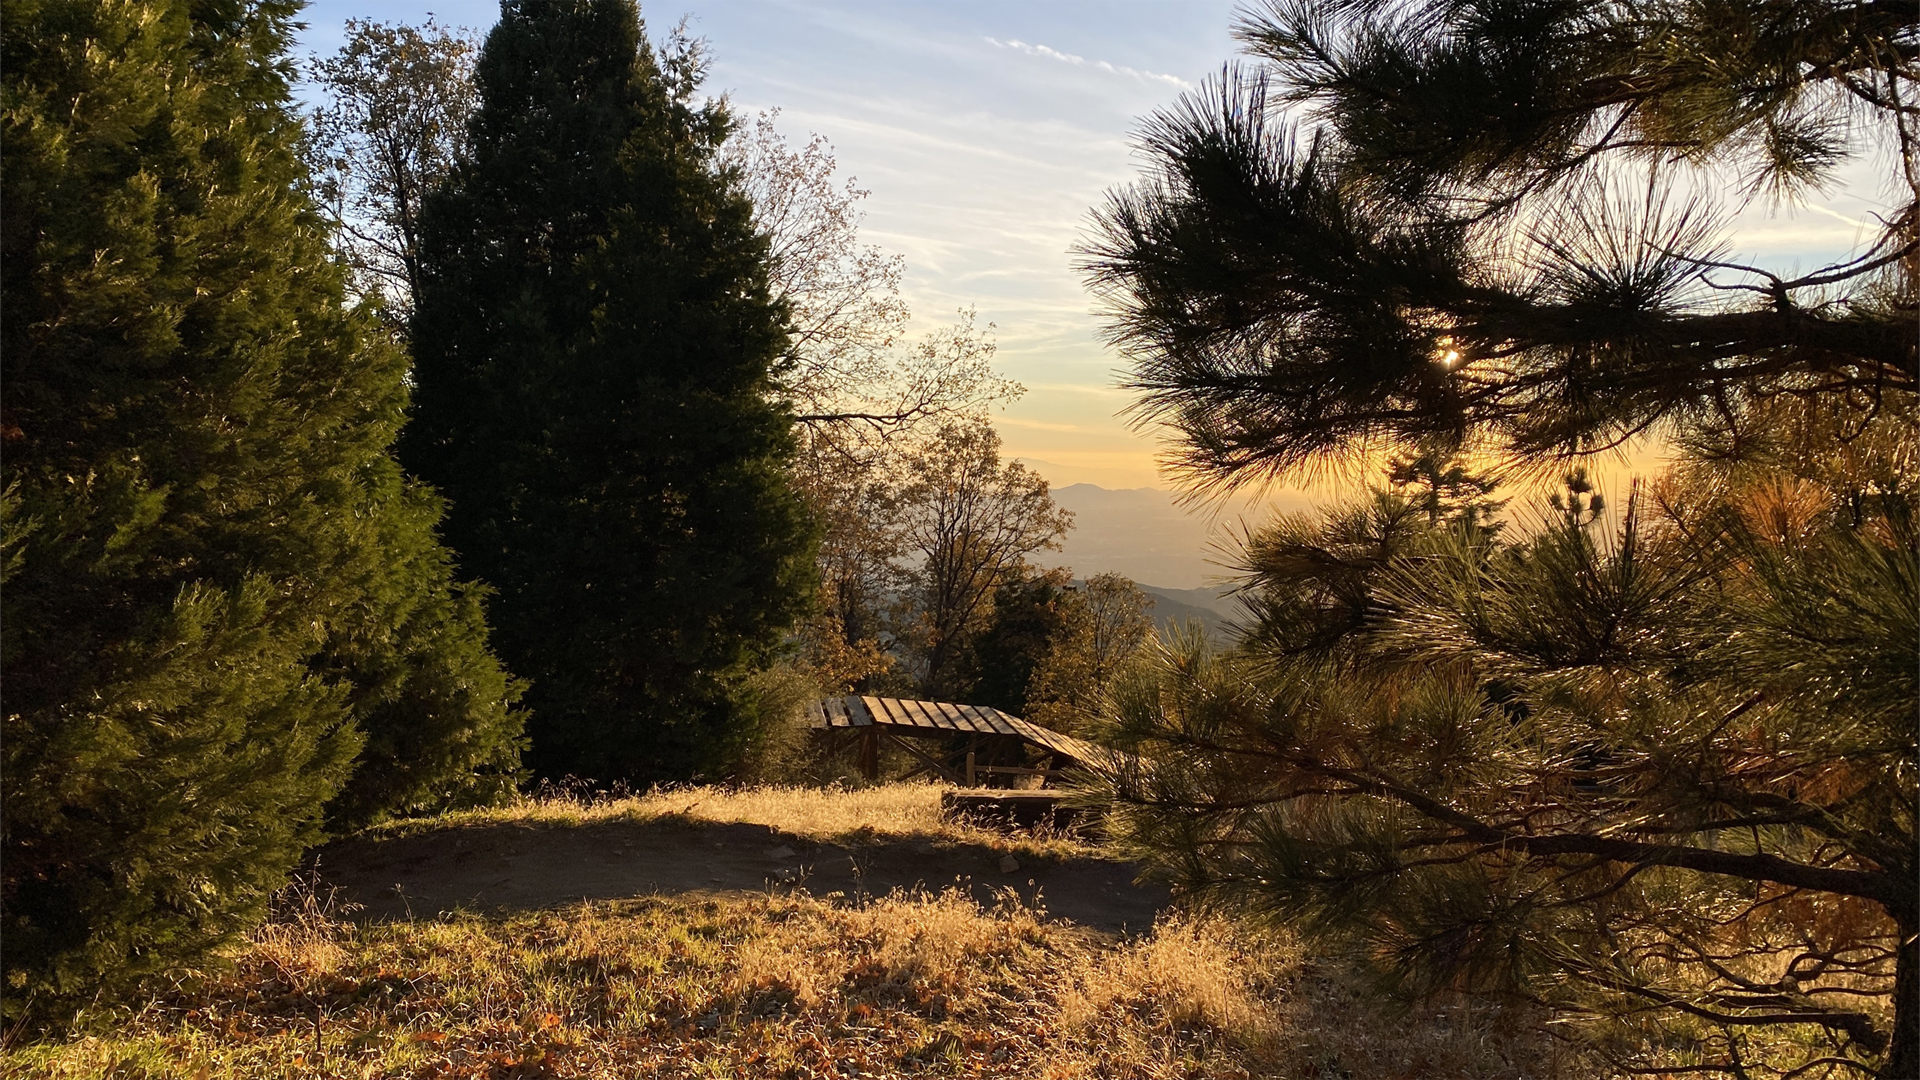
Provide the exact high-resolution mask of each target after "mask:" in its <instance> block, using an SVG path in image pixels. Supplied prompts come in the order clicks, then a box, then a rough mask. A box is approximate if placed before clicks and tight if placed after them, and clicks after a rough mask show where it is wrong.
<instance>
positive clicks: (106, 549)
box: [0, 0, 520, 1023]
mask: <svg viewBox="0 0 1920 1080" xmlns="http://www.w3.org/2000/svg"><path fill="white" fill-rule="evenodd" d="M296 7H297V5H296V4H294V3H281V2H274V0H259V2H253V3H228V4H191V5H189V4H179V3H160V2H141V0H124V2H116V3H93V2H69V0H46V2H28V0H20V2H13V0H9V2H8V3H7V5H6V8H5V18H6V35H5V44H4V67H5V82H4V87H5V89H4V93H5V98H4V122H5V129H4V133H5V140H6V148H7V149H6V156H5V161H4V204H5V221H4V245H5V247H4V259H3V260H0V266H3V271H0V272H3V273H4V285H5V288H4V323H5V329H4V333H5V340H4V371H5V380H6V387H5V414H4V424H0V433H3V434H4V447H5V485H6V486H5V502H4V509H5V512H6V529H5V538H6V555H5V563H4V573H5V601H6V607H5V618H4V626H3V627H0V630H3V631H4V637H3V638H0V641H3V643H4V656H3V659H4V665H5V669H6V706H5V750H4V754H5V757H4V764H5V863H4V866H5V871H4V878H3V879H0V902H3V903H4V934H5V938H6V948H5V978H6V989H5V998H6V1016H7V1020H8V1022H9V1023H13V1022H15V1021H18V1020H20V1019H22V1018H26V1019H28V1020H31V1021H33V1022H44V1021H48V1020H52V1021H58V1020H59V1019H60V1017H61V1016H62V1015H63V1014H65V1013H67V1012H68V1011H70V1009H71V1007H72V1006H73V1005H75V1004H78V1003H82V1002H84V1001H87V1000H92V999H94V998H96V997H97V996H98V995H99V994H100V993H101V992H103V991H107V992H111V991H113V990H115V989H117V988H120V987H124V986H126V985H129V984H131V983H132V982H134V981H137V980H138V979H139V978H141V977H142V976H145V975H149V974H152V973H154V972H156V971H158V970H162V969H165V968H168V967H172V966H175V965H178V964H180V963H183V962H187V961H191V960H192V959H194V958H195V957H197V956H199V955H200V954H202V953H203V952H204V951H205V950H206V949H208V948H210V947H212V946H214V945H216V944H218V943H219V942H221V941H222V940H225V939H227V938H229V937H230V936H231V935H233V934H234V933H236V932H238V931H239V930H240V929H242V928H244V926H245V925H246V924H247V922H248V921H249V920H250V919H251V918H253V917H255V916H256V915H258V914H259V913H260V912H261V910H262V908H263V906H264V904H265V900H266V897H267V895H268V894H269V893H270V892H272V891H273V890H274V889H276V888H278V887H279V886H280V885H281V884H282V883H283V882H284V880H285V875H286V873H287V871H288V870H289V869H290V868H291V867H292V865H293V864H294V861H295V860H296V859H297V858H298V857H299V855H300V853H301V852H302V850H303V849H304V848H306V847H307V846H309V845H310V844H312V843H313V842H315V841H316V840H317V839H318V838H319V837H320V835H321V834H320V829H321V825H322V815H323V812H324V810H325V807H326V806H327V804H328V802H329V800H333V799H335V798H336V796H338V798H339V801H337V802H335V803H334V806H333V811H334V813H335V815H336V817H337V818H338V819H340V820H345V821H356V820H365V819H367V818H370V817H374V816H378V815H380V814H384V813H389V812H393V811H396V810H405V809H412V808H419V807H424V806H432V805H436V804H442V803H444V802H448V801H458V800H461V799H476V798H485V797H487V795H488V794H489V793H490V792H491V791H497V790H498V789H499V787H500V786H502V785H510V784H511V783H512V781H513V779H514V776H515V773H516V769H517V750H518V746H517V738H518V727H519V724H520V718H519V715H518V714H517V713H515V712H513V711H512V710H511V709H510V708H509V705H510V701H511V698H512V696H513V693H514V688H513V687H512V686H511V685H510V682H509V679H508V677H507V676H506V674H505V673H504V672H503V671H502V670H501V668H500V666H499V664H498V662H497V661H496V660H495V659H494V657H493V656H492V654H491V653H490V652H489V651H488V649H487V645H486V641H485V624H484V622H483V621H482V618H481V612H480V608H479V602H480V599H481V597H480V595H479V594H478V593H476V592H473V591H463V590H461V589H460V588H459V587H458V586H457V585H456V584H455V582H454V581H453V578H452V563H451V560H450V557H449V556H448V554H447V553H446V552H445V551H444V550H443V549H441V548H440V547H439V546H438V544H437V541H436V540H435V537H434V528H435V524H436V522H437V519H438V516H439V514H440V512H441V504H440V501H439V499H438V497H437V496H435V495H434V494H433V493H432V492H431V491H429V490H427V489H424V488H421V487H419V486H417V485H414V484H411V483H410V482H408V481H407V480H406V478H405V477H403V476H402V474H401V473H400V471H399V468H398V466H397V465H396V464H395V462H394V461H393V460H392V458H391V457H389V456H388V453H387V450H388V447H389V444H390V443H391V442H392V440H393V438H394V436H395V433H396V431H397V430H398V428H399V426H400V423H401V420H402V416H403V413H404V409H405V405H406V395H407V391H406V383H405V378H404V368H405V360H404V356H402V355H401V354H399V353H398V352H397V351H396V350H395V349H393V348H392V347H391V346H390V345H387V344H385V343H384V338H383V336H382V335H381V334H380V333H379V332H378V330H377V328H375V327H374V325H373V324H372V323H371V322H370V321H369V319H368V318H367V317H366V316H365V315H364V314H363V313H360V312H357V311H352V310H348V309H346V308H344V307H343V306H342V301H341V296H342V283H341V276H340V273H339V271H338V270H337V268H336V267H335V266H334V265H333V263H332V262H331V261H330V244H329V235H328V229H327V227H326V224H325V222H324V219H323V218H322V217H321V216H320V215H319V214H318V213H317V212H316V211H315V208H314V207H313V205H312V203H311V201H310V200H309V198H308V197H307V196H306V195H305V194H304V193H303V192H304V185H305V182H306V177H305V174H304V172H303V170H302V167H301V165H300V163H299V159H298V158H297V156H296V154H295V147H296V145H297V141H298V139H299V127H298V123H297V121H296V120H295V119H294V117H293V114H292V112H291V111H290V109H289V108H288V88H287V76H288V70H287V68H286V66H285V64H284V62H283V60H282V59H281V57H282V55H283V53H284V50H285V48H286V46H287V44H288V37H289V35H290V33H291V28H292V23H291V18H292V15H293V13H294V11H295V9H296ZM356 755H364V757H362V758H361V759H360V760H361V763H360V764H359V765H358V766H356ZM343 788H344V790H345V792H346V794H344V795H341V792H342V791H343Z"/></svg>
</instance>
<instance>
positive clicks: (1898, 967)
mask: <svg viewBox="0 0 1920 1080" xmlns="http://www.w3.org/2000/svg"><path fill="white" fill-rule="evenodd" d="M1880 1076H1881V1080H1920V924H1916V923H1914V922H1908V921H1904V920H1903V921H1902V922H1901V923H1900V952H1899V954H1898V959H1897V960H1895V967H1894V975H1893V1045H1892V1046H1890V1047H1888V1048H1887V1064H1886V1068H1884V1069H1882V1070H1881V1071H1880Z"/></svg>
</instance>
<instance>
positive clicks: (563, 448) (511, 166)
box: [402, 0, 812, 779]
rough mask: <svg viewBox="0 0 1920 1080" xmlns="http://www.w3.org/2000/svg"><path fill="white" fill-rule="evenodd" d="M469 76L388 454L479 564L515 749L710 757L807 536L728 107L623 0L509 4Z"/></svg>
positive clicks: (431, 212)
mask: <svg viewBox="0 0 1920 1080" xmlns="http://www.w3.org/2000/svg"><path fill="white" fill-rule="evenodd" d="M663 61H664V62H663ZM475 77H476V81H477V83H478V87H479V96H480V105H479V109H478V111H477V112H476V114H475V117H474V120H473V124H472V128H471V134H472V145H471V157H470V159H469V160H468V161H466V162H465V163H463V164H462V165H461V166H460V167H459V168H457V169H456V170H455V172H454V174H453V175H452V177H451V178H450V180H449V182H448V183H447V184H446V185H445V186H444V187H443V188H442V190H441V191H440V192H439V193H438V195H437V196H436V197H435V198H433V199H430V200H429V202H428V204H427V206H426V209H425V214H424V220H423V222H422V231H421V282H420V289H419V294H418V296H417V298H416V309H415V317H414V323H413V334H412V341H413V350H414V359H415V365H416V366H415V377H416V379H417V383H418V390H417V395H416V397H417V402H418V405H417V412H416V414H415V418H414V421H413V423H412V424H411V425H410V426H409V428H408V430H407V433H406V436H405V442H404V446H403V452H402V457H403V460H405V461H406V462H407V464H408V465H409V467H411V468H413V469H416V470H418V471H419V473H420V475H422V476H423V477H425V478H426V479H428V480H430V481H431V482H433V483H434V484H436V485H438V486H439V488H440V489H441V490H442V491H444V492H446V494H447V496H448V497H449V499H450V500H451V502H452V511H451V513H450V516H449V518H448V537H449V539H450V540H451V542H452V543H453V544H454V546H455V548H456V549H457V550H458V551H459V552H460V555H461V559H462V562H463V565H464V566H465V567H466V568H467V569H469V570H471V571H472V572H474V573H475V574H476V575H477V576H479V577H481V578H482V579H483V580H486V581H487V582H489V583H490V584H491V585H493V586H494V587H496V588H497V589H498V590H499V599H498V603H497V606H496V607H495V609H494V610H495V618H496V621H497V625H498V628H499V629H498V634H497V641H498V643H499V647H500V649H501V651H502V653H503V655H504V656H506V658H507V659H508V661H509V664H510V665H511V666H512V667H513V668H514V670H516V671H518V672H520V673H521V674H524V675H526V676H528V677H529V678H530V679H531V680H532V683H533V689H532V691H531V693H532V697H531V698H530V703H531V704H532V705H533V706H534V713H535V717H536V720H535V726H534V728H533V747H532V758H531V761H532V763H533V764H534V765H535V767H536V768H538V769H540V770H542V771H545V772H548V773H556V774H557V773H565V772H575V773H581V774H588V775H593V776H597V777H601V778H607V779H611V778H618V777H626V778H631V779H664V778H676V777H686V776H689V775H692V774H695V773H697V772H700V771H702V770H709V771H710V770H714V769H717V768H719V767H721V765H722V763H724V761H725V759H726V758H727V756H728V755H729V754H731V753H732V752H733V751H734V749H735V748H736V747H735V744H736V743H737V742H738V741H739V739H740V738H742V737H744V736H745V735H746V734H747V733H746V732H743V731H740V730H738V725H736V724H734V723H733V718H734V716H735V715H736V711H737V710H736V707H735V704H734V703H733V696H734V695H735V694H736V692H737V688H738V687H739V686H740V679H741V676H743V675H744V674H745V673H747V672H748V671H749V670H751V668H752V667H753V666H754V665H755V664H756V663H758V662H760V661H761V660H762V659H763V658H764V656H765V655H766V654H767V652H768V650H770V649H772V648H773V647H775V646H776V645H777V644H778V642H779V639H780V636H781V634H782V632H783V631H784V629H785V628H787V627H789V626H791V625H792V624H793V623H794V621H795V620H796V618H797V617H798V616H799V615H800V614H801V612H802V610H803V607H804V604H805V601H806V598H807V595H808V589H809V587H810V576H811V570H810V566H811V551H810V548H811V544H812V541H811V535H812V534H811V526H810V524H809V523H808V520H807V517H806V515H805V512H804V508H803V505H802V503H801V502H800V500H799V499H798V498H797V497H796V496H795V494H794V493H793V491H792V489H791V486H790V482H789V479H788V465H789V462H790V460H791V457H792V454H793V441H792V440H793V437H792V434H791V427H792V418H791V416H790V415H789V414H788V413H786V412H785V411H783V410H782V409H781V408H779V407H778V406H777V405H775V404H774V403H773V396H772V390H773V388H774V384H773V382H772V378H771V376H772V370H773V366H774V365H775V364H776V363H777V362H778V360H779V358H780V357H781V355H782V352H783V350H784V349H785V347H786V343H787V334H786V329H785V313H784V310H783V308H782V306H781V305H780V304H778V303H777V302H776V301H774V300H773V299H772V298H770V296H769V293H768V288H767V245H766V241H765V239H764V238H762V237H760V236H758V235H756V233H755V231H754V228H753V225H752V220H751V217H752V207H751V206H750V204H749V203H748V201H747V199H746V198H745V197H744V196H742V195H741V194H739V193H738V192H737V190H736V188H735V185H733V184H732V183H731V182H730V181H729V180H728V179H727V178H726V177H725V176H724V175H723V174H722V172H721V171H720V170H718V169H717V168H716V167H715V154H716V152H717V150H718V148H719V146H720V144H721V143H722V141H723V140H724V139H725V137H726V135H727V132H728V128H729V124H730V119H729V117H728V115H727V113H726V112H725V110H724V109H723V108H722V107H721V106H720V105H719V104H718V103H709V104H707V105H703V106H695V105H694V104H692V101H691V96H692V94H693V93H694V91H695V89H696V88H697V86H698V84H699V79H700V71H699V62H698V54H697V51H693V50H679V51H675V50H668V52H667V54H666V55H665V56H664V58H662V57H658V56H656V54H655V52H654V50H653V49H652V48H651V47H650V46H649V45H648V44H647V43H646V41H645V39H644V38H643V36H642V33H641V25H640V21H639V13H638V11H637V9H636V8H635V6H634V5H633V4H632V3H631V2H626V0H515V2H509V3H507V4H505V5H504V7H503V9H502V13H501V20H500V23H499V24H498V26H496V27H495V28H494V30H493V31H492V33H491V34H490V35H489V36H488V38H487V41H486V45H485V47H484V48H483V50H482V53H481V56H480V59H479V62H478V66H477V68H476V72H475Z"/></svg>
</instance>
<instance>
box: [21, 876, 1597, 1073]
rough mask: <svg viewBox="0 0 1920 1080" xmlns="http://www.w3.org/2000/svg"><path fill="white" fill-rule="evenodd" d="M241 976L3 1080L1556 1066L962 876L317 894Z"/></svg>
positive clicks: (28, 1064)
mask: <svg viewBox="0 0 1920 1080" xmlns="http://www.w3.org/2000/svg"><path fill="white" fill-rule="evenodd" d="M232 961H233V964H232V966H231V968H229V969H227V970H224V971H221V972H217V973H211V974H208V975H205V976H202V977H201V978H199V979H197V980H194V981H193V982H192V983H191V984H189V985H183V986H182V987H181V988H179V989H178V990H176V991H174V992H172V993H169V994H165V995H162V996H161V997H159V998H157V999H155V1000H154V1001H152V1002H151V1003H149V1004H148V1005H147V1006H146V1007H145V1008H143V1009H141V1010H140V1011H138V1012H137V1013H132V1014H122V1015H114V1016H107V1015H101V1016H96V1017H94V1018H92V1024H93V1028H92V1030H93V1031H94V1034H92V1035H89V1036H86V1037H81V1038H77V1039H74V1040H71V1041H68V1042H65V1043H60V1044H44V1045H39V1046H30V1047H25V1048H19V1049H16V1050H13V1051H11V1052H9V1053H7V1054H5V1055H4V1056H0V1072H3V1073H4V1074H5V1075H7V1076H17V1077H35V1078H38V1077H47V1078H56V1077H57V1078H75V1080H77V1078H80V1077H89V1078H91V1077H103V1076H104V1077H115V1078H125V1080H149V1078H154V1080H157V1078H162V1077H165V1078H180V1080H187V1078H195V1080H199V1078H213V1077H237V1078H260V1080H267V1078H275V1080H278V1078H291V1077H341V1078H345V1077H356V1078H358V1077H405V1078H423V1080H424V1078H453V1077H461V1078H467V1077H485V1078H490V1080H504V1078H509V1077H555V1078H560V1077H593V1078H605V1080H614V1078H620V1080H627V1078H632V1077H734V1076H740V1077H819V1078H826V1077H845V1078H852V1077H894V1076H915V1075H931V1076H993V1077H1002V1076H1004V1077H1048V1078H1069V1077H1088V1078H1096V1077H1097V1078H1103V1080H1104V1078H1116V1080H1126V1078H1162V1077H1166V1078H1171V1077H1222V1078H1224V1077H1251V1076H1267V1077H1299V1078H1303V1080H1304V1078H1309V1077H1313V1078H1322V1077H1325V1078H1331V1077H1368V1078H1380V1080H1391V1078H1415V1077H1418V1078H1422V1080H1449V1078H1466V1077H1473V1078H1476V1080H1500V1078H1508V1077H1511V1078H1520V1077H1547V1076H1566V1075H1571V1073H1570V1072H1569V1071H1567V1070H1566V1069H1565V1068H1563V1067H1562V1066H1563V1065H1564V1063H1561V1064H1556V1063H1555V1061H1554V1060H1553V1058H1552V1057H1551V1054H1552V1050H1551V1048H1550V1046H1549V1045H1548V1040H1546V1039H1544V1038H1543V1037H1541V1036H1540V1035H1538V1034H1537V1028H1536V1027H1534V1026H1533V1025H1530V1024H1527V1023H1521V1022H1515V1018H1512V1017H1505V1018H1503V1017H1499V1016H1495V1015H1492V1014H1486V1013H1482V1014H1481V1016H1480V1017H1479V1018H1478V1019H1477V1020H1476V1021H1474V1022H1471V1023H1469V1022H1463V1021H1461V1020H1460V1019H1459V1018H1452V1020H1451V1022H1449V1019H1448V1018H1447V1017H1445V1016H1443V1015H1440V1014H1421V1015H1415V1016H1411V1017H1406V1018H1402V1019H1399V1020H1396V1021H1393V1022H1391V1023H1383V1022H1382V1021H1380V1020H1379V1019H1377V1018H1376V1017H1374V1016H1372V1015H1370V1014H1369V1013H1368V1012H1367V1011H1366V1009H1365V1007H1364V1006H1362V1005H1360V1004H1359V1003H1358V1002H1357V1000H1356V999H1354V998H1353V997H1352V996H1351V995H1350V994H1347V993H1346V992H1345V991H1343V990H1342V989H1341V986H1340V983H1339V981H1338V980H1337V979H1336V978H1334V977H1333V976H1332V975H1331V974H1330V973H1328V972H1326V971H1323V970H1320V969H1319V968H1318V967H1317V966H1316V965H1314V964H1312V963H1309V962H1307V961H1306V960H1304V959H1303V958H1302V957H1301V956H1300V954H1299V952H1298V950H1297V949H1295V948H1294V947H1292V946H1291V945H1289V944H1288V943H1287V942H1286V941H1284V940H1280V939H1275V938H1272V937H1261V936H1257V935H1251V934H1247V933H1243V932H1238V931H1236V930H1234V928H1232V927H1230V926H1228V925H1226V924H1222V923H1194V922H1186V921H1177V920H1176V921H1171V922H1168V923H1165V924H1163V925H1162V926H1160V927H1159V928H1158V930H1157V931H1156V932H1155V933H1154V934H1152V935H1151V936H1148V937H1146V938H1142V939H1138V940H1135V941H1131V942H1119V941H1115V940H1112V939H1108V938H1103V937H1100V936H1098V935H1093V934H1089V933H1088V932H1086V931H1084V930H1079V929H1076V928H1073V927H1071V926H1066V925H1062V924H1053V923H1048V922H1046V921H1045V920H1044V918H1043V917H1042V916H1041V915H1040V914H1039V913H1036V912H1034V911H1032V910H1029V909H1027V908H1024V907H1021V906H1019V905H1018V904H1017V903H1015V902H1012V901H1011V899H1010V898H1009V901H1008V902H1006V903H1003V904H1002V905H1000V906H998V907H996V908H993V909H990V910H983V909H982V908H981V907H979V906H978V905H976V904H975V903H974V902H972V901H971V900H969V899H967V898H966V897H965V896H963V895H960V894H957V893H945V894H941V895H925V894H919V895H895V896H891V897H887V898H883V899H880V900H876V901H873V902H870V903H867V904H864V905H859V906H852V907H848V906H837V905H834V904H830V903H828V902H825V901H822V900H818V899H815V898H812V897H810V896H807V895H806V894H804V893H799V894H794V895H767V896H759V897H740V898H733V899H717V898H715V899H663V898H650V899H645V900H630V901H621V902H616V903H611V904H590V905H579V906H575V907H572V908H568V909H564V910H554V911H547V912H540V913H536V914H530V915H526V916H520V917H514V918H508V919H502V920H489V919H482V918H478V917H471V916H462V917H456V918H451V919H448V920H445V921H438V922H421V923H396V924H380V925H369V926H358V927H356V926H353V925H350V924H347V923H344V922H340V921H336V920H335V919H333V918H330V917H328V916H327V914H326V913H325V912H324V911H321V910H319V909H318V908H317V907H315V906H313V905H311V904H309V905H307V906H305V907H304V908H299V909H296V910H295V911H293V912H292V913H290V914H289V915H287V916H283V917H282V918H281V919H280V920H278V921H276V922H274V923H272V924H269V925H268V926H267V927H265V928H263V929H262V930H260V931H259V932H257V933H256V934H255V935H254V936H253V938H252V940H251V941H250V942H249V943H248V944H247V945H246V946H245V947H244V948H241V949H240V950H238V951H237V952H236V953H235V955H234V956H233V957H232Z"/></svg>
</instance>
